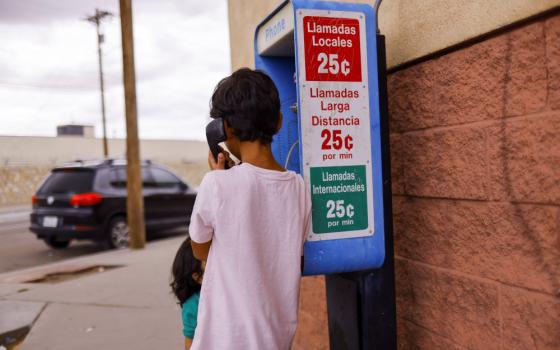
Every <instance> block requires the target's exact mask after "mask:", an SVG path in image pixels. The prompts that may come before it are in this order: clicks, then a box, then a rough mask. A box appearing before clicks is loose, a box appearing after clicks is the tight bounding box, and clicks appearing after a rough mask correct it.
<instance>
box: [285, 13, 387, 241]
mask: <svg viewBox="0 0 560 350" xmlns="http://www.w3.org/2000/svg"><path fill="white" fill-rule="evenodd" d="M296 20H297V24H296V28H297V31H298V32H297V37H298V38H300V40H298V43H297V45H298V50H297V52H298V57H297V60H298V67H300V69H299V71H298V93H299V100H300V110H301V112H300V117H301V124H300V127H301V143H302V162H303V174H304V179H305V181H306V183H307V184H308V186H309V190H310V191H311V202H312V214H311V221H312V225H311V232H309V233H308V237H307V239H308V241H317V240H331V239H341V238H352V237H365V236H371V235H373V234H374V233H375V232H374V229H373V228H374V227H375V225H374V207H373V198H374V195H373V183H372V181H373V180H372V178H373V175H372V153H371V152H372V148H371V128H370V123H371V122H370V105H369V104H370V99H369V86H368V84H369V82H368V75H367V74H365V73H367V72H368V67H367V47H366V46H367V44H366V34H365V19H364V15H363V13H361V12H348V11H344V12H343V11H331V10H317V9H300V10H297V12H296ZM301 38H303V40H301ZM301 67H305V69H301ZM374 166H379V165H377V164H375V165H374Z"/></svg>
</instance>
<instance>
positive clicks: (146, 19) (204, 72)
mask: <svg viewBox="0 0 560 350" xmlns="http://www.w3.org/2000/svg"><path fill="white" fill-rule="evenodd" d="M132 2H133V11H134V18H133V25H134V39H135V42H134V45H135V47H134V49H135V64H136V84H137V103H138V117H139V132H140V137H142V138H150V139H200V140H203V139H204V126H205V124H206V123H207V121H208V119H207V115H208V102H209V99H210V96H211V94H212V90H213V88H214V86H215V85H216V83H217V82H218V81H219V80H220V79H221V78H223V77H224V76H225V75H227V74H228V73H229V71H230V55H229V33H228V23H227V5H226V0H204V1H200V0H157V1H156V0H132ZM96 7H97V8H100V9H103V10H108V11H110V12H112V13H114V16H113V17H112V18H110V19H108V20H105V21H104V23H103V25H102V31H103V32H104V33H105V43H104V44H103V64H104V67H103V68H104V73H105V74H104V76H105V101H106V115H107V133H108V136H109V137H119V138H122V137H124V136H125V120H124V99H123V94H124V92H123V87H122V53H121V34H120V19H119V2H118V0H88V1H81V0H0V43H1V44H0V135H41V136H54V135H56V126H57V125H60V124H69V123H75V124H88V125H94V126H95V133H96V136H98V137H100V136H101V107H100V93H99V76H98V61H97V38H96V34H95V26H94V25H93V24H91V23H89V22H87V21H84V20H83V18H84V17H86V15H91V14H93V13H94V12H95V8H96Z"/></svg>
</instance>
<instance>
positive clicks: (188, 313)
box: [170, 238, 203, 350]
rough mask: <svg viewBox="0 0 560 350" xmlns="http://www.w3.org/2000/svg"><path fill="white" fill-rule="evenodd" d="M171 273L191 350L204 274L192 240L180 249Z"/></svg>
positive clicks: (186, 344) (184, 330)
mask: <svg viewBox="0 0 560 350" xmlns="http://www.w3.org/2000/svg"><path fill="white" fill-rule="evenodd" d="M171 272H172V281H171V283H170V286H171V289H172V290H173V294H175V297H177V300H178V301H179V305H181V309H182V318H183V335H184V336H185V349H186V350H189V349H190V348H191V344H192V340H193V337H194V330H195V329H196V319H197V314H198V300H199V298H200V284H201V283H202V273H203V266H202V262H201V261H200V260H198V259H196V258H195V257H194V256H193V253H192V248H191V239H190V238H187V239H186V240H185V241H184V242H183V243H182V244H181V246H180V247H179V250H178V251H177V255H175V260H174V261H173V267H172V269H171Z"/></svg>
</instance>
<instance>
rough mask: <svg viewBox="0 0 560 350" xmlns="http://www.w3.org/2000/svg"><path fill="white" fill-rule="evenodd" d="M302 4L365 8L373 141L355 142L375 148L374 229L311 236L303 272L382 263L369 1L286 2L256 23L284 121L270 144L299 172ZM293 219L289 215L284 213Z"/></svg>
mask: <svg viewBox="0 0 560 350" xmlns="http://www.w3.org/2000/svg"><path fill="white" fill-rule="evenodd" d="M300 9H312V10H328V11H337V12H345V11H346V12H354V13H356V12H357V13H361V14H363V16H364V17H365V23H366V30H365V33H366V43H367V45H366V46H367V51H366V52H367V54H366V56H367V57H365V58H362V59H367V62H368V67H369V69H368V72H367V77H368V82H369V113H370V115H369V117H370V135H371V144H368V145H357V147H368V148H371V164H369V165H368V166H371V167H372V171H371V174H372V178H373V179H372V180H373V181H372V183H373V208H370V209H373V210H374V227H373V233H372V234H371V235H369V236H365V237H352V238H339V239H329V240H315V241H307V242H306V243H305V247H304V258H305V264H304V275H316V274H332V273H340V272H350V271H358V270H365V269H372V268H378V267H381V266H382V265H383V262H384V259H385V240H384V236H385V233H384V227H385V226H384V211H383V183H382V169H381V166H382V161H381V136H380V134H381V131H380V121H379V119H380V112H379V91H378V75H377V53H376V32H375V31H376V16H375V13H374V10H373V8H372V7H371V6H369V5H365V4H351V3H336V2H320V1H312V0H292V1H285V2H284V3H282V4H281V5H280V6H279V7H278V8H277V9H275V10H274V11H273V12H272V13H271V14H270V15H269V16H267V17H266V18H265V19H264V20H263V21H262V22H261V23H260V24H259V25H258V26H257V28H256V32H255V42H254V50H255V67H256V68H257V69H260V70H263V71H264V72H266V73H267V74H268V75H269V76H270V77H271V78H272V79H273V80H274V82H275V83H276V86H277V87H278V90H279V93H280V100H281V112H282V115H283V126H282V129H281V130H280V132H279V133H278V134H277V135H276V136H275V137H274V140H273V143H272V149H273V152H274V155H275V157H276V158H277V160H278V161H279V162H280V163H281V164H284V165H285V166H286V168H287V169H289V170H292V171H295V172H297V173H299V174H301V175H303V172H304V166H303V164H302V162H301V159H302V157H303V156H302V151H301V142H300V140H301V136H302V133H301V125H300V121H301V118H302V116H301V113H300V112H301V108H300V103H301V101H300V100H299V99H300V98H299V96H300V94H299V91H298V89H299V85H298V81H299V79H298V78H299V74H300V71H301V70H303V69H304V67H298V63H297V62H298V59H297V55H298V52H297V51H298V40H303V38H298V37H297V33H296V32H297V30H296V25H295V24H296V21H297V19H296V12H297V11H298V10H300ZM286 220H289V218H286Z"/></svg>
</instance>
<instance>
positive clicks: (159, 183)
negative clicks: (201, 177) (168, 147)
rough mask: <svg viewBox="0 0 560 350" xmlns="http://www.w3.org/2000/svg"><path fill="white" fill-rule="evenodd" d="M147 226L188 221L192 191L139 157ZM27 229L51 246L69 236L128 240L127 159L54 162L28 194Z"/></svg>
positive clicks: (121, 243) (119, 244) (115, 243)
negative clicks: (30, 201)
mask: <svg viewBox="0 0 560 350" xmlns="http://www.w3.org/2000/svg"><path fill="white" fill-rule="evenodd" d="M142 186H143V193H144V214H145V222H146V230H147V231H148V232H150V231H153V230H159V229H170V228H174V227H178V226H184V225H187V224H188V223H189V221H190V216H191V212H192V208H193V204H194V200H195V198H196V191H195V190H193V189H192V188H190V187H189V186H187V184H185V183H184V182H183V181H181V180H180V179H179V178H178V177H177V176H176V175H174V174H173V173H171V172H170V171H168V170H166V169H164V168H162V167H160V166H158V165H155V164H152V163H151V162H150V161H144V162H142ZM32 202H33V211H32V213H31V227H30V228H29V229H30V230H31V231H32V232H34V233H35V234H36V235H37V238H39V239H42V240H44V241H45V243H46V244H47V245H49V246H50V247H52V248H66V247H68V245H69V244H70V241H71V240H72V239H90V240H95V241H103V242H106V243H107V245H108V246H109V247H111V248H124V247H126V246H128V225H127V223H126V161H124V160H118V159H108V160H102V161H75V162H72V163H69V164H67V165H65V166H62V167H59V168H55V169H53V170H52V171H51V174H50V175H49V176H48V177H47V178H46V180H45V181H44V182H43V184H42V185H41V186H40V187H39V190H38V191H37V193H36V194H35V195H34V196H33V198H32Z"/></svg>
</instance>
